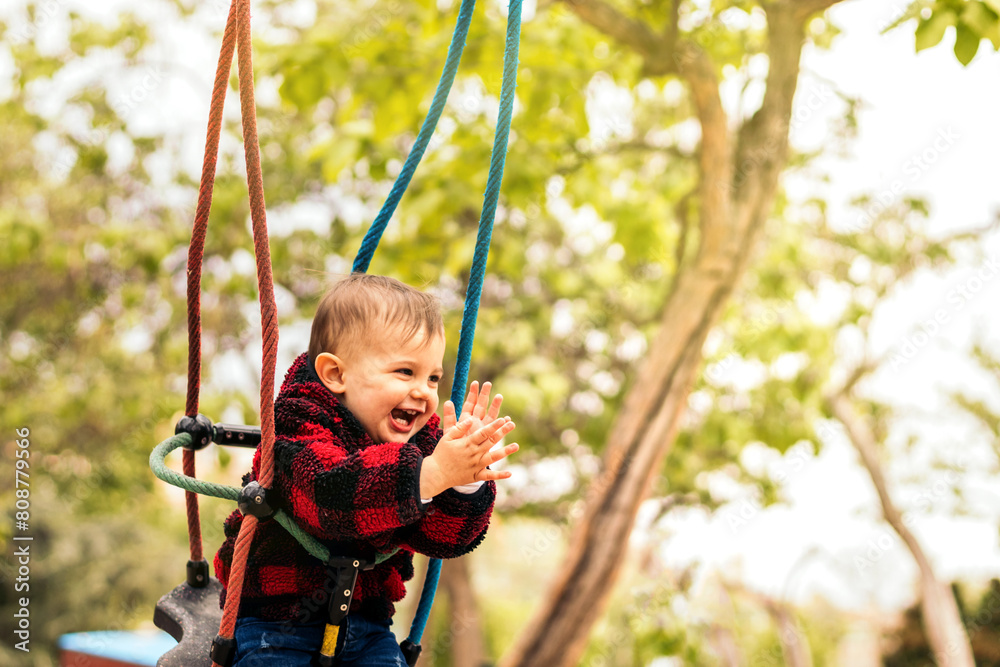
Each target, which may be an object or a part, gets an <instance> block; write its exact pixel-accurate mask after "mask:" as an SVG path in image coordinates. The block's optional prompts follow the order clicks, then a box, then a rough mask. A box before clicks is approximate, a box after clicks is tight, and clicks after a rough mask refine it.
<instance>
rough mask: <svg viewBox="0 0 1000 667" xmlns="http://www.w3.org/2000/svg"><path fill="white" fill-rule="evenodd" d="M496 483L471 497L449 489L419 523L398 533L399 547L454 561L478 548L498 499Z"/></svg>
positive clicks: (437, 497)
mask: <svg viewBox="0 0 1000 667" xmlns="http://www.w3.org/2000/svg"><path fill="white" fill-rule="evenodd" d="M496 491H497V485H496V482H487V483H485V484H483V485H482V486H481V487H479V490H478V491H476V492H475V493H471V494H463V493H460V492H458V491H455V490H454V489H448V490H446V491H444V492H442V493H440V494H438V495H437V496H435V497H434V500H433V501H432V502H431V503H430V505H428V506H427V511H426V514H425V515H424V517H423V518H422V519H420V520H419V521H417V522H415V523H413V524H411V525H409V526H406V527H405V528H403V529H401V530H399V531H397V533H396V538H395V539H396V541H398V542H399V544H400V546H402V547H405V548H409V549H412V550H413V551H416V552H418V553H422V554H424V555H426V556H430V557H431V558H455V557H457V556H461V555H463V554H467V553H469V552H470V551H472V550H473V549H475V548H476V547H477V546H479V544H480V543H481V542H482V541H483V539H485V537H486V529H487V528H489V525H490V516H491V515H492V513H493V502H494V501H495V500H496Z"/></svg>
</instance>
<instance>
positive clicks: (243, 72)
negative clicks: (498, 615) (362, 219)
mask: <svg viewBox="0 0 1000 667" xmlns="http://www.w3.org/2000/svg"><path fill="white" fill-rule="evenodd" d="M474 8H475V0H462V4H461V7H460V8H459V13H458V19H457V21H456V24H455V30H454V33H453V35H452V40H451V44H450V45H449V48H448V56H447V60H446V63H445V66H444V70H443V72H442V74H441V79H440V81H439V82H438V85H437V89H436V91H435V93H434V99H433V101H432V103H431V107H430V110H429V111H428V113H427V117H426V118H425V119H424V122H423V125H422V126H421V128H420V132H419V134H418V135H417V139H416V142H415V143H414V145H413V148H412V149H411V151H410V154H409V155H408V156H407V158H406V162H405V163H404V165H403V168H402V170H401V171H400V174H399V176H398V177H397V178H396V181H395V183H393V186H392V190H391V191H390V193H389V196H388V198H387V199H386V201H385V203H384V204H383V206H382V209H381V210H380V211H379V213H378V216H376V218H375V220H374V221H373V222H372V225H371V227H370V228H369V229H368V232H367V233H366V235H365V237H364V240H363V241H362V243H361V247H360V249H359V251H358V254H357V257H356V258H355V260H354V265H353V271H355V272H362V273H363V272H365V271H367V269H368V265H369V263H370V261H371V258H372V255H373V254H374V252H375V248H376V247H377V245H378V242H379V240H380V239H381V237H382V233H383V231H384V230H385V227H386V225H387V224H388V222H389V219H390V218H391V217H392V214H393V212H394V211H395V209H396V205H397V204H398V203H399V200H400V199H401V198H402V196H403V193H404V192H405V191H406V188H407V186H408V185H409V182H410V179H411V178H412V176H413V173H414V171H415V170H416V167H417V165H418V164H419V162H420V159H421V158H422V157H423V154H424V151H425V150H426V148H427V145H428V142H429V141H430V138H431V135H433V133H434V129H435V127H436V126H437V122H438V119H439V118H440V116H441V113H442V111H443V110H444V105H445V103H446V102H447V99H448V93H449V91H450V90H451V86H452V83H453V82H454V80H455V74H456V72H457V70H458V65H459V62H460V61H461V58H462V51H463V49H464V47H465V38H466V36H467V34H468V31H469V24H470V22H471V19H472V13H473V9H474ZM520 33H521V0H510V5H509V11H508V22H507V37H506V45H505V50H504V72H503V83H502V87H501V95H500V113H499V116H498V118H497V129H496V135H495V137H494V142H493V150H492V154H491V157H490V171H489V177H488V179H487V186H486V193H485V196H484V201H483V209H482V213H481V216H480V219H479V229H478V232H477V237H476V248H475V253H474V256H473V262H472V268H471V272H470V278H469V285H468V288H467V290H466V298H465V308H464V311H463V315H462V327H461V335H460V339H459V347H458V359H457V362H456V365H455V379H454V382H453V384H452V390H451V400H452V402H453V403H454V404H455V405H456V409H457V410H461V405H462V403H463V398H464V393H465V384H466V382H467V381H468V374H469V362H470V358H471V354H472V343H473V337H474V334H475V327H476V316H477V313H478V310H479V299H480V295H481V292H482V282H483V278H484V276H485V273H486V259H487V255H488V253H489V245H490V239H491V236H492V228H493V219H494V215H495V213H496V207H497V200H498V197H499V192H500V184H501V181H502V178H503V168H504V162H505V157H506V153H507V139H508V136H509V133H510V123H511V116H512V113H513V105H514V88H515V85H516V79H517V59H518V47H519V42H520ZM234 50H235V51H236V55H237V59H238V69H239V92H240V106H241V115H242V118H243V143H244V150H245V152H246V164H247V186H248V190H249V197H250V215H251V221H252V227H253V238H254V249H255V254H256V259H257V280H258V288H259V292H260V304H261V306H260V307H261V328H262V333H263V336H262V337H263V361H262V369H261V385H260V418H261V427H260V428H259V429H258V428H255V427H249V426H237V425H227V424H215V425H213V424H212V423H211V421H210V420H209V419H208V418H207V417H205V416H204V415H200V414H198V399H199V390H200V379H201V304H200V293H201V264H202V259H203V257H204V247H205V236H206V230H207V226H208V215H209V210H210V208H211V202H212V188H213V184H214V180H215V169H216V162H217V159H218V152H219V136H220V132H221V127H222V109H223V104H224V102H225V95H226V87H227V83H228V78H229V70H230V68H231V67H232V60H233V54H234ZM259 152H260V146H259V143H258V139H257V128H256V108H255V103H254V92H253V65H252V58H251V41H250V0H232V3H231V5H230V8H229V16H228V18H227V21H226V28H225V32H224V35H223V40H222V50H221V52H220V54H219V63H218V67H217V69H216V73H215V84H214V87H213V90H212V102H211V109H210V113H209V123H208V132H207V138H206V145H205V158H204V162H203V165H202V175H201V187H200V189H199V192H198V205H197V209H196V212H195V221H194V228H193V231H192V235H191V244H190V247H189V251H188V289H187V299H188V391H187V403H186V409H185V415H186V416H185V417H184V418H183V419H181V421H180V422H178V424H177V427H176V430H175V435H174V436H173V437H171V438H169V439H167V440H165V441H164V442H162V443H160V444H159V445H157V447H156V448H155V449H154V450H153V453H152V454H151V455H150V467H151V468H152V470H153V472H154V474H156V476H157V477H159V478H160V479H162V480H163V481H166V482H168V483H170V484H173V485H175V486H179V487H181V488H183V489H185V494H184V495H185V501H186V505H187V517H188V538H189V545H190V553H191V558H190V560H189V561H188V563H187V577H186V581H184V582H183V583H182V584H181V585H180V586H178V587H177V588H175V589H174V590H173V591H171V592H170V593H168V594H166V595H164V596H163V597H162V598H161V599H160V601H159V602H158V603H157V605H156V610H155V612H154V616H153V620H154V623H155V624H156V625H157V627H159V628H161V629H162V630H165V631H166V632H168V633H169V634H170V635H171V636H173V638H174V639H176V640H177V641H178V644H177V646H176V647H174V648H173V649H172V650H170V651H168V652H167V653H166V654H164V655H163V656H162V657H161V658H160V660H159V661H158V663H157V665H159V666H161V667H173V666H178V667H200V666H202V665H205V666H208V665H218V666H219V667H228V665H229V664H231V662H232V656H233V649H234V642H233V631H234V628H235V623H236V614H237V611H238V609H239V602H240V597H241V588H242V583H243V575H244V569H245V564H246V557H247V551H248V549H249V546H250V543H251V541H252V539H253V534H254V531H255V530H256V526H257V523H258V521H259V520H262V519H263V518H266V517H272V516H273V518H274V519H275V520H276V521H278V522H279V523H280V524H281V525H282V526H283V527H284V528H285V529H286V530H288V531H289V532H290V533H291V534H292V535H293V536H294V537H295V538H296V539H297V540H298V541H299V542H300V543H301V544H302V546H303V547H305V548H306V550H307V551H309V553H310V554H312V555H313V556H315V557H317V558H319V559H320V560H321V561H323V562H325V563H330V564H332V565H336V566H338V567H339V569H338V570H337V572H338V573H343V578H344V582H346V583H344V582H340V581H338V582H335V585H336V586H341V587H343V586H344V585H346V586H347V587H348V589H349V588H350V587H351V586H353V578H351V572H352V571H353V574H354V575H355V576H356V574H357V570H358V569H359V568H360V567H362V566H363V565H368V566H373V565H374V564H362V563H360V562H359V561H357V560H353V561H352V560H351V559H346V560H344V559H338V557H337V556H335V555H331V554H330V553H329V550H328V549H327V548H326V547H325V546H324V545H323V544H322V543H320V542H319V541H318V540H316V539H315V538H313V537H312V536H311V535H309V534H308V533H306V532H304V531H303V530H301V529H300V528H299V527H298V526H297V525H296V524H295V522H294V521H293V520H292V519H291V517H289V516H288V515H286V514H285V513H284V512H282V511H280V510H278V511H276V512H272V511H271V510H270V508H269V507H268V504H267V502H266V490H267V488H268V487H269V486H270V484H271V481H272V479H273V468H274V454H273V449H274V373H275V365H276V357H277V342H278V326H277V311H276V307H275V302H274V288H273V282H272V275H271V258H270V249H269V244H268V237H267V222H266V214H265V207H264V191H263V180H262V176H261V168H260V155H259ZM209 442H215V443H217V444H223V445H236V446H244V447H257V446H259V447H261V467H260V470H261V472H260V479H259V480H258V482H252V483H251V484H249V485H247V486H246V487H245V488H243V489H238V488H235V487H230V486H224V485H219V484H210V483H207V482H203V481H201V480H198V479H196V478H195V470H194V453H195V451H197V450H199V449H202V448H204V447H205V446H207V445H208V444H209ZM177 448H183V450H184V453H183V474H181V473H177V472H175V471H173V470H171V469H169V468H168V467H167V466H166V464H165V463H164V459H165V457H166V456H167V454H169V453H170V452H171V451H173V450H175V449H177ZM199 493H200V494H205V495H210V496H215V497H220V498H228V499H230V500H235V501H237V502H238V503H239V507H240V510H241V511H242V512H243V513H244V515H245V516H244V520H243V523H242V526H241V529H240V533H239V536H238V537H237V542H236V548H235V553H234V556H233V564H232V571H231V574H230V586H229V595H227V598H226V604H225V609H224V610H220V609H219V608H218V607H219V605H218V600H219V593H220V591H221V584H220V583H219V581H218V580H217V579H215V578H214V577H210V576H209V570H208V562H207V560H205V558H204V555H203V553H202V543H201V524H200V518H199V514H198V500H197V494H199ZM390 555H391V554H379V556H378V557H377V558H376V563H377V562H381V560H384V559H386V558H388V557H389V556H390ZM440 572H441V561H440V560H437V559H431V561H430V563H429V564H428V569H427V576H426V578H425V579H424V588H423V591H422V592H421V595H420V601H419V603H418V606H417V612H416V614H415V616H414V619H413V624H412V626H411V629H410V634H409V636H408V637H407V639H406V640H404V641H403V642H402V643H401V644H400V646H401V648H402V649H403V652H404V654H405V655H406V658H407V662H408V664H409V665H411V666H412V665H415V664H416V661H417V657H418V656H419V653H420V639H421V637H422V635H423V631H424V628H425V627H426V625H427V619H428V616H429V614H430V608H431V605H432V604H433V601H434V594H435V591H436V588H437V583H438V578H439V576H440ZM338 578H341V577H340V575H339V574H338ZM349 592H350V591H349V590H348V594H349ZM346 607H347V605H344V606H343V607H341V608H342V609H343V610H344V613H345V614H346ZM216 627H217V628H218V634H217V635H215V638H214V640H213V638H212V637H213V632H214V630H213V628H216ZM336 630H337V627H336V625H328V626H327V636H326V637H325V638H324V643H323V647H322V650H321V652H320V663H321V664H332V661H333V650H332V648H331V647H332V646H335V643H336ZM331 633H332V639H333V642H332V643H331V641H330V639H331ZM209 645H211V650H209V648H208V647H209Z"/></svg>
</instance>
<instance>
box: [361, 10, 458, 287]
mask: <svg viewBox="0 0 1000 667" xmlns="http://www.w3.org/2000/svg"><path fill="white" fill-rule="evenodd" d="M475 7H476V0H462V6H461V7H460V8H459V10H458V20H457V21H456V22H455V32H454V33H453V34H452V36H451V44H450V45H449V46H448V58H447V60H446V61H445V64H444V71H442V72H441V80H440V81H438V86H437V90H436V91H435V92H434V99H433V100H432V101H431V108H430V110H429V111H428V112H427V117H426V118H424V124H423V125H421V126H420V132H419V133H418V134H417V140H416V141H415V142H414V144H413V148H411V149H410V154H409V155H407V156H406V162H405V163H403V169H402V170H401V171H400V172H399V176H397V177H396V182H395V183H393V184H392V190H391V191H390V192H389V197H388V199H386V200H385V203H384V204H382V210H380V211H379V212H378V215H377V216H375V221H374V222H372V225H371V227H369V228H368V233H367V234H365V238H364V240H363V241H361V248H360V249H359V250H358V255H357V257H355V258H354V267H353V269H352V270H353V271H354V272H355V273H365V272H366V271H368V264H369V263H370V262H371V261H372V255H374V254H375V248H376V247H377V246H378V242H379V240H381V238H382V232H384V231H385V227H386V225H388V224H389V219H390V218H391V217H392V214H393V212H395V210H396V205H397V204H399V200H400V199H402V198H403V193H404V192H406V188H407V187H409V185H410V179H411V178H413V172H415V171H416V170H417V165H418V164H420V160H421V158H423V156H424V151H425V150H427V144H428V143H429V142H430V140H431V136H432V135H433V134H434V129H435V128H436V127H437V123H438V119H440V118H441V112H442V111H444V105H445V103H446V102H447V101H448V93H449V92H450V91H451V85H452V84H453V83H454V82H455V73H456V72H458V63H459V62H460V61H461V60H462V51H463V50H464V49H465V37H466V35H468V34H469V24H470V23H471V22H472V10H473V9H475Z"/></svg>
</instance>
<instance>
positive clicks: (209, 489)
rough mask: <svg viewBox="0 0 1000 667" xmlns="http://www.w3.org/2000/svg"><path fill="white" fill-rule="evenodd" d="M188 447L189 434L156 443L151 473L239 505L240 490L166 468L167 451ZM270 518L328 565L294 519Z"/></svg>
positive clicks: (379, 558) (383, 556)
mask: <svg viewBox="0 0 1000 667" xmlns="http://www.w3.org/2000/svg"><path fill="white" fill-rule="evenodd" d="M190 444H191V435H190V434H189V433H179V434H177V435H175V436H172V437H170V438H167V439H166V440H164V441H163V442H161V443H160V444H158V445H157V446H156V447H155V448H154V449H153V452H152V453H151V454H150V455H149V467H150V469H151V470H152V471H153V474H154V475H156V476H157V477H158V478H159V479H161V480H163V481H164V482H166V483H167V484H171V485H173V486H176V487H178V488H181V489H184V490H185V491H193V492H194V493H197V494H200V495H203V496H212V497H213V498H224V499H225V500H232V501H233V502H238V501H239V499H240V489H239V488H237V487H235V486H227V485H225V484H215V483H213V482H206V481H205V480H201V479H195V478H193V477H190V476H188V475H182V474H181V473H178V472H176V471H174V470H172V469H171V468H170V467H168V466H167V463H166V458H167V455H168V454H170V452H172V451H174V450H175V449H178V448H180V447H185V446H188V445H190ZM185 451H186V450H185ZM273 518H274V520H275V521H277V522H278V523H279V524H281V526H282V527H283V528H284V529H285V530H287V531H288V532H289V533H290V534H291V535H292V537H294V538H295V539H296V540H298V542H299V544H301V545H302V547H303V548H304V549H305V550H306V551H308V552H309V553H310V555H312V556H314V557H316V558H318V559H319V560H320V561H321V562H323V563H326V562H329V560H330V550H329V549H328V548H327V547H326V546H325V545H324V544H323V543H322V542H320V541H319V540H317V539H316V538H315V537H313V536H312V535H310V534H309V533H307V532H306V531H304V530H302V529H301V528H300V527H299V525H298V524H297V523H295V520H294V519H293V518H292V517H290V516H289V515H288V514H287V513H285V512H284V511H283V510H280V509H279V510H276V511H275V513H274V517H273ZM396 551H398V550H395V549H394V550H393V551H391V552H387V553H380V554H376V556H375V562H376V563H381V562H383V561H385V560H387V559H389V558H390V557H391V556H393V555H394V554H395V553H396Z"/></svg>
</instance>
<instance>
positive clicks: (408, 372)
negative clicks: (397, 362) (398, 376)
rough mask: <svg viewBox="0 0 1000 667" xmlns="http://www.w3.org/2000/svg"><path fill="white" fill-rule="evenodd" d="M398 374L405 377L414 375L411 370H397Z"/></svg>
mask: <svg viewBox="0 0 1000 667" xmlns="http://www.w3.org/2000/svg"><path fill="white" fill-rule="evenodd" d="M396 372H397V373H402V374H403V375H408V376H410V375H413V371H412V370H410V369H409V368H397V369H396Z"/></svg>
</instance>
